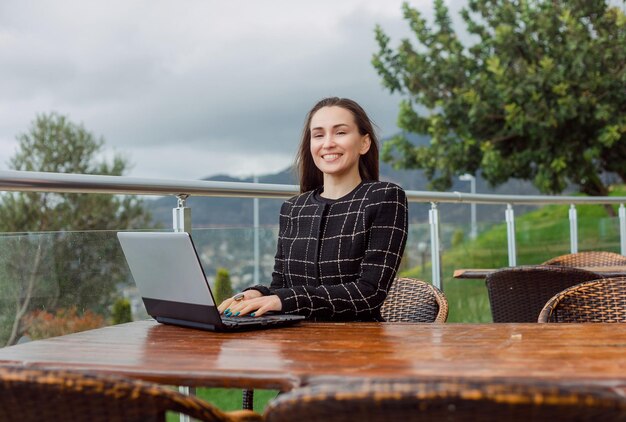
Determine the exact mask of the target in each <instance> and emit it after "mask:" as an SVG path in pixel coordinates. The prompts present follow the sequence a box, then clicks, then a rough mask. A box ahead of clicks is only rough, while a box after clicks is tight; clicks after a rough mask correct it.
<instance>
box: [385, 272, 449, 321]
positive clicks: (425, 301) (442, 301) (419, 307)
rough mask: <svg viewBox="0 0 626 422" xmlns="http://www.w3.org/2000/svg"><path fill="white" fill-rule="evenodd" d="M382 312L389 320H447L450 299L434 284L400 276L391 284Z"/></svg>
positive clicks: (386, 319)
mask: <svg viewBox="0 0 626 422" xmlns="http://www.w3.org/2000/svg"><path fill="white" fill-rule="evenodd" d="M380 313H381V315H382V316H383V318H385V321H387V322H446V320H447V319H448V301H447V300H446V297H445V295H444V294H443V292H442V291H441V290H439V289H438V288H436V287H435V286H433V285H432V284H429V283H426V282H424V281H421V280H416V279H413V278H398V279H396V280H395V281H394V282H393V284H392V285H391V289H389V293H388V294H387V298H386V299H385V302H384V303H383V306H382V307H381V309H380Z"/></svg>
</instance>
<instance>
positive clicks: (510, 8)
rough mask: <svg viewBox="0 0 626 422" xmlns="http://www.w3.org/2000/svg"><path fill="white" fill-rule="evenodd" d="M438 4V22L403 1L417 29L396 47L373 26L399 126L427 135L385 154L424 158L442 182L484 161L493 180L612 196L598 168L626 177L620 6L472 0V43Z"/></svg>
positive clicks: (414, 162) (393, 144) (625, 22)
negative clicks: (425, 140)
mask: <svg viewBox="0 0 626 422" xmlns="http://www.w3.org/2000/svg"><path fill="white" fill-rule="evenodd" d="M434 9H435V18H434V23H435V28H434V29H431V28H429V27H428V25H427V23H426V21H425V20H424V18H423V17H422V15H421V14H420V13H419V12H418V11H417V10H416V9H414V8H412V7H410V6H409V5H408V4H406V3H405V4H404V5H403V12H404V18H405V19H406V21H407V22H408V24H409V26H410V28H411V30H412V34H413V35H414V36H415V38H416V40H414V42H415V43H413V42H411V41H410V40H409V39H404V40H402V41H401V43H400V45H399V46H398V47H397V49H393V48H391V47H390V46H389V44H390V38H389V37H388V36H387V35H386V34H385V33H384V31H383V29H382V28H380V27H377V28H376V40H377V41H378V45H379V48H380V49H379V52H378V53H376V54H375V55H374V57H373V59H372V64H373V66H374V67H375V68H376V70H377V72H378V74H379V75H380V76H381V77H382V81H383V85H384V86H385V87H386V88H388V89H389V90H390V91H391V92H392V93H393V92H398V93H400V94H401V95H402V96H403V97H404V99H403V100H402V101H401V104H400V111H399V115H398V124H399V126H400V128H402V129H403V130H404V131H406V132H414V133H420V134H428V135H430V136H431V137H432V139H431V142H430V145H429V146H426V147H416V146H414V145H413V144H411V143H410V142H409V141H408V140H407V139H406V138H405V137H404V136H402V135H400V136H397V137H395V138H394V139H393V140H392V141H390V142H389V143H387V144H386V145H384V148H383V154H382V155H383V159H384V160H385V161H388V162H392V163H394V165H395V166H396V167H399V168H420V169H424V171H425V174H426V176H427V177H428V178H429V180H430V181H431V186H433V187H434V188H436V189H440V190H445V189H448V188H449V187H450V186H451V182H452V178H453V176H455V175H459V174H463V173H471V174H474V175H475V174H476V173H477V172H478V171H479V170H480V171H481V173H482V175H483V177H484V178H485V179H486V180H487V181H488V182H490V183H491V184H492V185H498V184H501V183H504V182H505V181H507V180H508V179H509V178H519V179H525V180H531V181H532V182H533V183H534V185H535V186H536V187H537V188H539V189H540V190H541V191H542V192H544V193H551V194H555V193H560V192H562V191H563V190H564V189H565V188H566V186H567V185H568V184H570V183H571V184H575V185H577V186H579V189H580V191H581V192H583V193H586V194H589V195H607V194H608V189H607V186H605V184H604V183H603V181H602V179H601V178H600V175H601V174H602V173H603V172H613V173H615V174H617V175H618V176H619V177H621V179H622V180H624V181H625V182H626V112H625V111H626V48H625V47H624V46H626V17H625V15H624V13H623V12H622V11H621V10H619V9H618V8H617V7H610V6H609V5H608V4H607V1H603V0H572V1H567V2H565V1H554V0H469V2H468V7H467V8H465V9H463V11H462V13H461V15H462V17H463V20H464V21H465V24H466V25H467V31H468V33H469V34H470V36H469V40H470V41H473V43H472V44H471V45H464V44H463V43H462V42H461V40H460V39H459V36H458V35H457V33H456V32H455V30H454V28H453V27H452V23H451V20H450V17H449V12H448V9H447V8H446V6H445V5H444V2H443V0H436V1H434ZM469 43H470V42H469V41H468V42H467V43H466V44H469ZM424 109H426V110H428V115H423V114H420V111H422V110H424Z"/></svg>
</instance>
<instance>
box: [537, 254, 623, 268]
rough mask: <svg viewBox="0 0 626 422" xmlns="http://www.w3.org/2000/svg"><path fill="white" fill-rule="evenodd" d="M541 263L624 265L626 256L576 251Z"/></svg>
mask: <svg viewBox="0 0 626 422" xmlns="http://www.w3.org/2000/svg"><path fill="white" fill-rule="evenodd" d="M543 265H561V266H566V267H602V266H611V265H626V256H624V255H620V254H618V253H615V252H604V251H589V252H577V253H570V254H567V255H561V256H557V257H555V258H552V259H549V260H547V261H546V262H544V263H543Z"/></svg>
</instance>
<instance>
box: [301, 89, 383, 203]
mask: <svg viewBox="0 0 626 422" xmlns="http://www.w3.org/2000/svg"><path fill="white" fill-rule="evenodd" d="M333 106H336V107H341V108H344V109H346V110H348V111H349V112H351V113H352V115H353V116H354V121H355V123H356V126H357V128H358V129H359V134H360V135H361V136H363V135H369V137H370V140H371V145H370V149H369V151H367V152H366V153H365V154H363V155H361V157H360V158H359V175H360V176H361V179H362V180H378V177H379V176H378V137H377V136H376V133H375V132H374V125H373V124H372V122H371V121H370V118H369V117H368V116H367V113H366V112H365V110H363V108H362V107H361V106H360V105H358V104H357V103H356V102H354V101H352V100H350V99H348V98H338V97H329V98H324V99H323V100H321V101H319V102H318V103H317V104H315V105H314V106H313V108H312V109H311V111H309V113H308V114H307V116H306V120H305V122H304V128H303V129H302V137H301V138H300V148H299V149H298V154H297V155H296V168H297V169H298V176H299V179H300V192H307V191H310V190H313V189H317V188H319V187H321V186H323V185H324V175H323V173H322V172H321V170H320V169H318V168H317V166H315V163H314V162H313V157H312V156H311V130H310V129H309V127H310V126H311V119H312V118H313V115H314V114H315V113H316V112H317V111H318V110H319V109H321V108H323V107H333Z"/></svg>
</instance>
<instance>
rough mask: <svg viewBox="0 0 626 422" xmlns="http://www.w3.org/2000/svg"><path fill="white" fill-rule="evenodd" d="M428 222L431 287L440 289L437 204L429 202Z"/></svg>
mask: <svg viewBox="0 0 626 422" xmlns="http://www.w3.org/2000/svg"><path fill="white" fill-rule="evenodd" d="M428 222H429V224H430V256H431V265H432V267H433V268H432V270H433V285H434V286H435V287H437V288H439V289H441V262H440V259H439V258H440V257H439V210H438V209H437V203H435V202H431V208H430V210H429V211H428Z"/></svg>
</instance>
